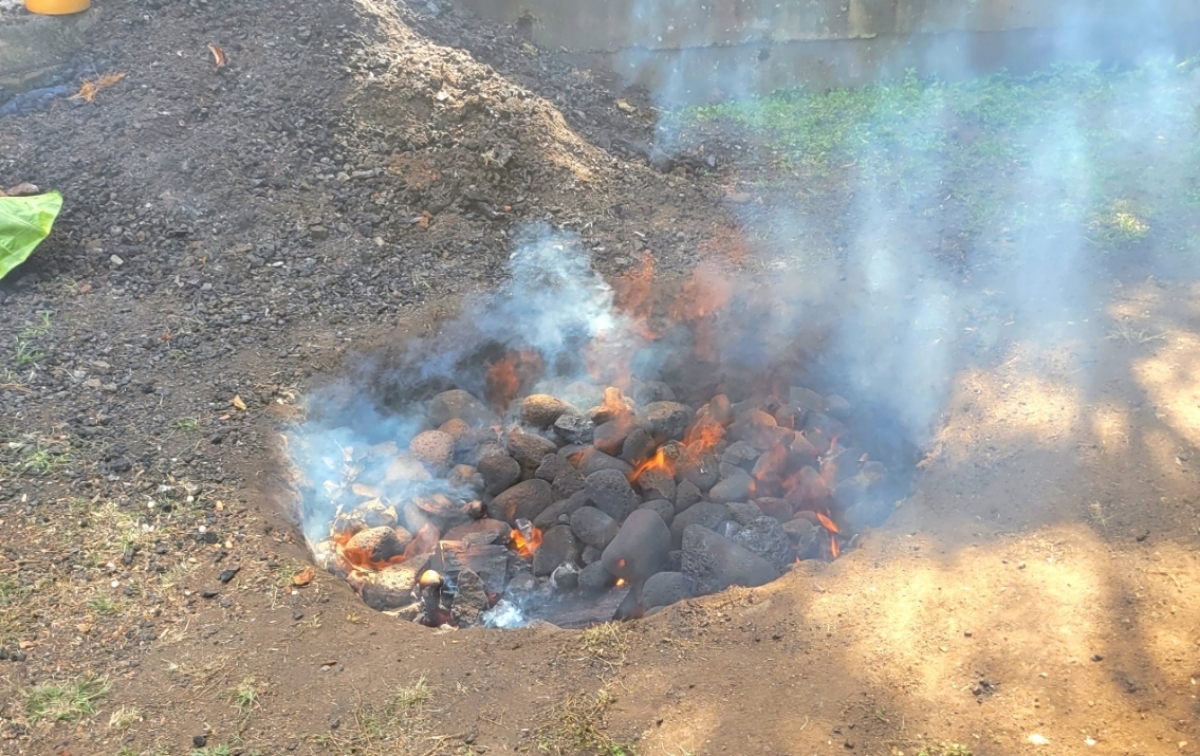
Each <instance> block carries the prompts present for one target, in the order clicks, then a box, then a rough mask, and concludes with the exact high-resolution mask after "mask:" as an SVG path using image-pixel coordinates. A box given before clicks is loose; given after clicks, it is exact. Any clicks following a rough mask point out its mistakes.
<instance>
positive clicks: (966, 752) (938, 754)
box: [917, 743, 973, 756]
mask: <svg viewBox="0 0 1200 756" xmlns="http://www.w3.org/2000/svg"><path fill="white" fill-rule="evenodd" d="M917 756H973V755H972V753H971V749H970V748H967V747H966V746H965V745H959V744H958V743H951V744H949V745H941V746H938V747H936V748H922V749H921V750H920V751H918V752H917Z"/></svg>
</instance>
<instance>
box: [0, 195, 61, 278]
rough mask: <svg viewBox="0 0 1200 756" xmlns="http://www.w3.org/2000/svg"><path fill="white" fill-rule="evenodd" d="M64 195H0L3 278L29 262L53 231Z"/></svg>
mask: <svg viewBox="0 0 1200 756" xmlns="http://www.w3.org/2000/svg"><path fill="white" fill-rule="evenodd" d="M62 201H63V199H62V195H61V194H59V193H58V192H47V193H45V194H37V195H34V196H32V197H0V278H4V277H5V276H6V275H8V274H9V273H10V272H12V270H13V268H15V267H17V266H18V265H20V264H21V263H23V262H25V260H26V258H28V257H29V255H30V253H32V252H33V250H34V249H36V248H37V246H38V245H39V244H41V243H42V240H43V239H45V238H46V236H47V235H48V234H49V233H50V229H51V228H52V227H53V226H54V220H55V219H56V218H57V217H58V213H59V211H60V210H61V209H62Z"/></svg>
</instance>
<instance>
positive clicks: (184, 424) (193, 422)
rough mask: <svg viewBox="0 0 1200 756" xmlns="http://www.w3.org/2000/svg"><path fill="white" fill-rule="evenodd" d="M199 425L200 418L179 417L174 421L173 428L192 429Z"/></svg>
mask: <svg viewBox="0 0 1200 756" xmlns="http://www.w3.org/2000/svg"><path fill="white" fill-rule="evenodd" d="M199 427H200V420H199V419H197V418H194V417H181V418H179V419H178V420H176V421H175V430H181V431H194V430H196V429H197V428H199Z"/></svg>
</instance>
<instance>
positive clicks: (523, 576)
mask: <svg viewBox="0 0 1200 756" xmlns="http://www.w3.org/2000/svg"><path fill="white" fill-rule="evenodd" d="M537 587H538V581H537V578H536V577H534V576H533V573H532V572H518V573H517V574H516V575H513V577H512V580H509V581H508V585H507V586H506V587H505V589H504V590H505V591H506V592H508V593H532V592H533V591H536V590H537Z"/></svg>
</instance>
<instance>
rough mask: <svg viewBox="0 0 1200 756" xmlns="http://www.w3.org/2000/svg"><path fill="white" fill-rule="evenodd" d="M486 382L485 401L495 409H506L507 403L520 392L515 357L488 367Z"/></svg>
mask: <svg viewBox="0 0 1200 756" xmlns="http://www.w3.org/2000/svg"><path fill="white" fill-rule="evenodd" d="M486 381H487V391H486V394H487V400H488V401H489V402H491V403H492V404H493V405H494V406H496V407H500V408H501V409H507V408H508V405H509V402H511V401H512V400H513V399H515V398H516V396H517V392H519V391H520V390H521V381H520V379H519V378H517V370H516V359H515V357H513V356H511V355H510V356H508V357H505V358H504V359H502V360H500V361H499V362H497V363H494V364H493V365H492V366H491V367H489V368H488V371H487V378H486Z"/></svg>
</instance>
